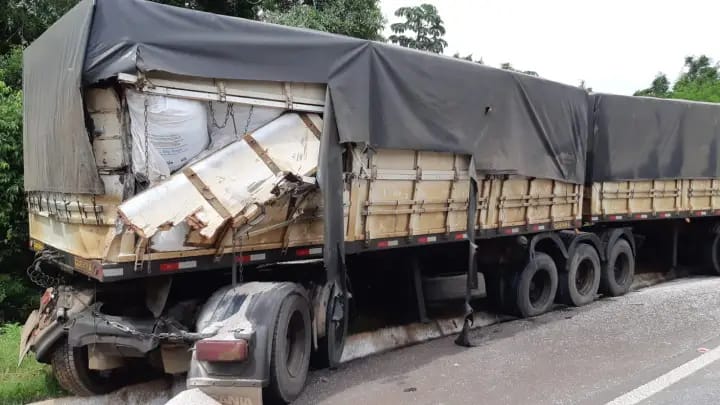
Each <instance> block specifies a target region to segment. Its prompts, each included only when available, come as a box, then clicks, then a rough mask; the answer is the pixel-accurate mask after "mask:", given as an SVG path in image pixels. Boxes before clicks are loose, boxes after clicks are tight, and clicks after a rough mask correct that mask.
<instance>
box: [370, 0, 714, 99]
mask: <svg viewBox="0 0 720 405" xmlns="http://www.w3.org/2000/svg"><path fill="white" fill-rule="evenodd" d="M422 3H430V4H434V5H435V6H436V7H437V8H438V11H439V14H440V16H441V17H442V19H443V21H444V22H445V28H446V30H447V34H446V35H445V40H446V41H447V42H448V47H447V48H446V49H445V53H446V54H448V55H452V54H454V53H455V52H460V54H461V55H463V56H464V55H467V54H469V53H472V54H473V57H474V58H475V59H479V58H480V57H482V58H483V60H484V61H485V63H486V64H488V65H491V66H495V67H497V66H499V65H500V64H501V63H503V62H510V63H511V64H512V65H513V67H515V68H516V69H521V70H534V71H536V72H538V73H539V74H540V76H542V77H545V78H548V79H551V80H556V81H560V82H564V83H568V84H572V85H578V84H579V83H580V80H585V82H586V85H587V86H589V87H592V88H593V90H595V91H602V92H610V93H618V94H632V93H633V92H634V91H635V90H638V89H641V88H645V87H648V86H649V85H650V82H651V81H652V79H653V78H654V77H655V74H657V73H658V72H664V73H666V74H667V75H668V78H669V79H670V80H674V79H675V78H676V77H677V76H678V74H679V73H680V72H681V70H682V65H683V60H684V58H685V56H687V55H700V54H703V53H705V54H706V55H708V56H709V57H711V58H712V59H713V60H715V61H717V59H718V58H720V22H718V21H720V20H718V16H720V1H717V0H675V1H666V0H655V1H653V0H574V1H573V0H504V1H503V0H381V7H382V11H383V14H384V15H385V18H386V19H387V20H388V24H387V27H388V28H387V30H386V36H387V35H390V30H389V26H390V24H391V23H393V22H396V21H397V20H398V18H397V17H395V16H394V15H393V13H394V11H395V10H396V9H397V8H399V7H402V6H415V5H420V4H422Z"/></svg>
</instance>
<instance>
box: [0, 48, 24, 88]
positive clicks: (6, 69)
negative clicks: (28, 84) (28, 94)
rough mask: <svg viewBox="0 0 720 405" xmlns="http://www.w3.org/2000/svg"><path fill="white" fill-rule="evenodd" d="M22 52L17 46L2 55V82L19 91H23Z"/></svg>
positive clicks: (0, 70)
mask: <svg viewBox="0 0 720 405" xmlns="http://www.w3.org/2000/svg"><path fill="white" fill-rule="evenodd" d="M22 51H23V48H22V47H21V46H19V45H15V46H13V47H12V48H10V50H9V51H8V52H7V53H6V54H4V55H0V82H4V83H5V84H6V85H8V86H9V87H12V88H13V89H17V90H20V89H22Z"/></svg>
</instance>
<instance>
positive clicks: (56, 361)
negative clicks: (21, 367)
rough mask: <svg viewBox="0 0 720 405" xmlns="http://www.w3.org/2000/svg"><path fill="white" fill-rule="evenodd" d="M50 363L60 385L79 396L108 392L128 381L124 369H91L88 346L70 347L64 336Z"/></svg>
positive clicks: (56, 347)
mask: <svg viewBox="0 0 720 405" xmlns="http://www.w3.org/2000/svg"><path fill="white" fill-rule="evenodd" d="M50 363H51V364H52V371H53V374H54V375H55V378H56V379H57V381H58V383H59V384H60V386H61V387H63V388H64V389H65V390H66V391H69V392H71V393H73V394H75V395H77V396H81V397H87V396H91V395H100V394H107V393H109V392H111V391H114V390H116V389H118V388H120V387H121V386H123V385H124V384H125V382H126V377H127V376H126V374H125V373H124V370H123V369H118V370H108V371H96V370H90V369H89V368H88V349H87V346H85V347H70V345H69V344H68V343H67V339H64V338H63V339H62V340H61V341H59V342H58V343H57V344H56V346H55V349H54V351H53V353H52V356H51V358H50Z"/></svg>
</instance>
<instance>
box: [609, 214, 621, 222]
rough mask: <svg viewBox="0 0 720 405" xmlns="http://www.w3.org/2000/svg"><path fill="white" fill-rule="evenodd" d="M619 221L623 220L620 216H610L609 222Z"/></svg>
mask: <svg viewBox="0 0 720 405" xmlns="http://www.w3.org/2000/svg"><path fill="white" fill-rule="evenodd" d="M621 219H623V217H622V215H610V220H611V221H618V220H621Z"/></svg>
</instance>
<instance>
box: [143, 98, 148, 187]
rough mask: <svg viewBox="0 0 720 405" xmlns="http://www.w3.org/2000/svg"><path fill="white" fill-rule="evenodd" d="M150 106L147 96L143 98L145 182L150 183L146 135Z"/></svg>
mask: <svg viewBox="0 0 720 405" xmlns="http://www.w3.org/2000/svg"><path fill="white" fill-rule="evenodd" d="M149 105H150V101H148V96H147V95H146V96H145V111H144V113H143V114H144V118H145V180H146V181H147V182H148V183H150V134H149V133H148V106H149Z"/></svg>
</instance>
